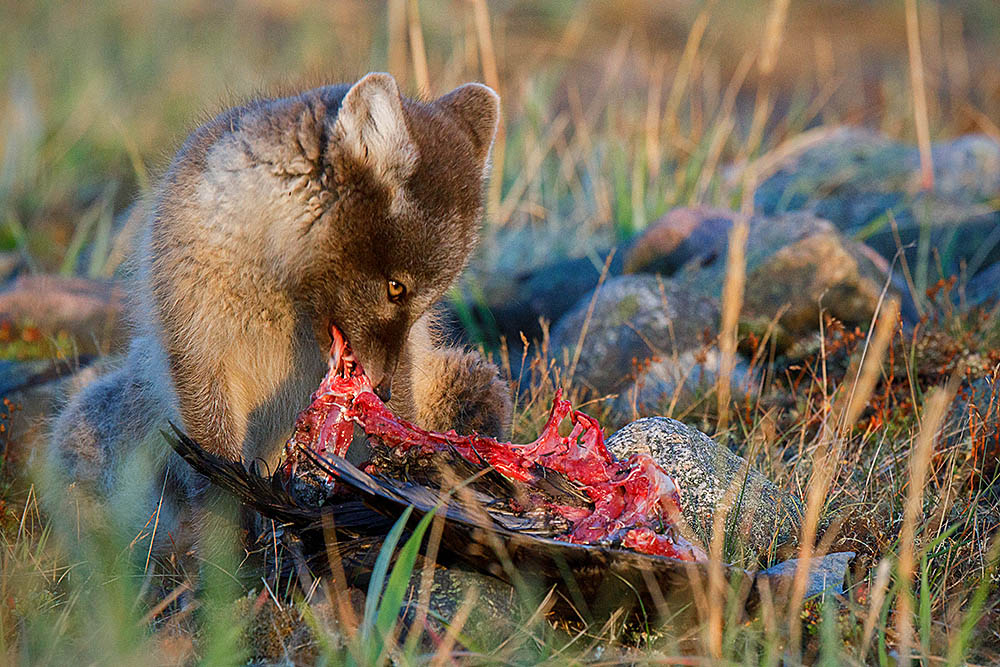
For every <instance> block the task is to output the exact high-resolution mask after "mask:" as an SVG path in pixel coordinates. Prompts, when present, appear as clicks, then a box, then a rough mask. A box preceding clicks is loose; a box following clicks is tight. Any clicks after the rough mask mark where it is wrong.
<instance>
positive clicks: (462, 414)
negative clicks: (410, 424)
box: [414, 348, 512, 437]
mask: <svg viewBox="0 0 1000 667" xmlns="http://www.w3.org/2000/svg"><path fill="white" fill-rule="evenodd" d="M415 375H416V377H415V382H414V402H415V404H416V411H417V423H419V424H420V425H421V426H423V427H424V428H426V429H429V430H432V431H447V430H448V429H452V428H453V429H455V430H456V431H457V432H458V433H461V434H463V435H468V434H471V433H479V434H481V435H488V436H491V437H501V436H502V435H503V434H505V433H507V431H508V430H509V429H510V420H511V409H512V407H511V396H510V385H509V384H508V383H507V382H506V381H504V380H503V379H502V378H501V377H500V370H499V369H498V368H497V367H496V365H495V364H492V363H490V362H489V361H487V360H486V359H484V358H483V356H482V355H480V354H479V353H478V352H467V351H464V350H462V349H459V348H444V349H438V350H435V351H434V354H433V355H431V356H430V357H429V358H427V359H426V360H424V364H423V365H422V368H420V370H419V371H418V372H417V373H416V374H415Z"/></svg>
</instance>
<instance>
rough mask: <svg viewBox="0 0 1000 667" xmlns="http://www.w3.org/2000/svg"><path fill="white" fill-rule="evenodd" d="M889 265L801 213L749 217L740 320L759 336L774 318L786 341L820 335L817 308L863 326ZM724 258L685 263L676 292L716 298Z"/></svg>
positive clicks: (722, 282)
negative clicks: (744, 281)
mask: <svg viewBox="0 0 1000 667" xmlns="http://www.w3.org/2000/svg"><path fill="white" fill-rule="evenodd" d="M888 268H889V267H888V264H887V263H886V262H885V261H884V260H883V259H882V258H880V257H879V256H878V255H875V254H873V253H872V252H871V251H870V250H869V249H867V248H865V246H864V245H863V244H861V243H857V242H855V241H851V240H850V239H848V238H846V237H845V236H844V235H843V234H841V233H840V232H839V231H837V229H836V228H835V227H834V226H833V225H832V224H831V223H830V222H828V221H826V220H822V219H820V218H817V217H815V216H813V215H811V214H808V213H789V214H787V215H784V216H781V217H777V218H761V217H757V218H753V219H751V221H750V230H749V237H748V239H747V248H746V287H745V293H744V299H743V310H742V311H741V319H742V321H743V322H744V323H745V324H746V325H748V326H749V327H750V328H751V329H756V330H758V331H757V333H758V335H759V334H760V333H763V331H764V330H765V329H766V328H767V326H768V325H769V323H770V322H771V321H772V320H774V318H775V317H778V316H779V315H780V318H779V319H778V325H779V327H780V328H779V330H778V332H777V333H778V335H779V338H780V337H782V336H784V337H785V338H786V340H785V342H792V341H793V340H794V339H795V338H797V337H800V336H803V335H806V334H808V333H810V332H812V331H815V330H817V329H818V328H819V322H820V318H819V313H820V308H823V309H824V310H825V311H826V312H828V313H829V314H831V315H833V316H834V317H836V318H838V319H840V320H842V321H844V322H847V323H849V324H863V325H866V324H868V323H869V322H870V320H871V317H872V313H874V312H875V308H876V306H877V305H878V300H879V294H880V292H881V290H882V288H883V285H884V284H885V281H886V278H887V272H888ZM725 277H726V262H725V259H724V257H722V258H719V259H717V260H716V261H714V262H711V263H700V264H695V265H692V264H689V265H688V266H686V267H685V268H684V269H683V270H682V271H681V272H680V273H678V274H676V276H675V280H676V281H677V283H678V285H680V286H681V288H682V289H684V290H686V291H688V292H691V293H694V294H702V295H705V296H709V297H715V298H718V297H719V296H720V295H721V293H722V287H723V284H724V282H725Z"/></svg>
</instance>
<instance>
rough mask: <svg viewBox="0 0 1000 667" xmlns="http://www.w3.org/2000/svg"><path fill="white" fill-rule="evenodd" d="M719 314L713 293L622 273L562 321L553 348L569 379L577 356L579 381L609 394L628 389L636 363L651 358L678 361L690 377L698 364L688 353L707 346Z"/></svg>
mask: <svg viewBox="0 0 1000 667" xmlns="http://www.w3.org/2000/svg"><path fill="white" fill-rule="evenodd" d="M591 302H593V303H591ZM591 305H593V311H592V312H591ZM588 313H590V318H589V321H588ZM718 318H719V316H718V310H717V308H716V306H715V305H714V303H713V302H712V300H711V298H709V297H708V296H699V295H695V294H691V293H689V292H688V291H685V290H683V289H681V288H679V287H678V286H677V285H675V284H674V283H673V282H672V281H670V280H668V279H662V278H659V277H657V276H651V275H629V276H620V277H618V278H614V279H611V280H608V281H607V282H605V283H604V285H602V286H601V288H600V289H599V290H598V292H597V294H596V296H593V295H587V296H585V297H583V298H582V299H580V300H579V302H578V303H577V304H576V305H575V306H574V307H573V309H572V310H571V311H570V312H569V313H567V314H566V315H565V316H564V317H563V318H562V319H561V320H559V322H558V323H557V324H556V326H555V327H554V328H553V330H552V336H551V339H550V350H551V351H552V354H553V356H554V357H555V359H556V360H557V362H558V363H559V364H560V365H561V367H562V368H563V371H564V375H563V380H564V381H567V380H569V378H568V377H567V376H566V373H568V371H569V370H570V369H571V368H574V366H573V361H574V358H576V366H575V368H574V372H573V377H572V381H573V384H574V385H579V384H582V385H584V386H587V387H589V388H590V389H591V390H593V391H594V392H596V393H597V394H598V395H602V396H603V395H606V394H611V393H616V392H619V391H621V390H623V389H624V388H626V387H628V386H629V383H630V382H631V381H634V379H635V375H636V373H635V372H633V371H635V370H636V368H635V363H636V362H643V361H644V360H647V359H659V360H661V361H662V362H663V363H665V364H671V363H675V364H677V368H676V370H677V371H678V373H680V374H681V375H683V374H684V373H685V371H688V373H687V374H688V375H690V374H691V373H690V371H691V370H692V369H693V364H696V363H697V362H696V361H695V358H694V356H693V355H689V354H685V353H688V352H692V351H696V350H700V349H702V348H704V347H706V345H707V342H710V341H711V340H712V332H713V331H714V330H715V328H716V327H717V326H718ZM585 325H586V329H585V330H584V326H585ZM581 332H583V333H584V336H583V342H582V345H579V347H580V349H579V351H577V347H578V343H579V341H580V334H581Z"/></svg>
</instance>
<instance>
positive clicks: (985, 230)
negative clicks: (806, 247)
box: [734, 127, 1000, 282]
mask: <svg viewBox="0 0 1000 667" xmlns="http://www.w3.org/2000/svg"><path fill="white" fill-rule="evenodd" d="M796 141H797V142H798V144H799V146H798V148H795V149H792V150H789V151H787V152H786V153H784V154H783V155H782V157H781V159H780V161H778V162H777V163H773V164H770V165H762V164H758V165H756V168H757V169H764V172H765V173H764V174H762V177H763V178H762V181H761V183H760V185H759V186H758V187H757V190H756V192H755V195H754V201H755V204H756V209H757V211H758V212H760V213H763V214H765V215H779V214H782V213H784V212H787V211H794V210H808V211H811V212H813V213H815V214H816V215H817V216H819V217H822V218H825V219H827V220H830V221H832V222H833V223H834V224H835V225H836V226H837V227H838V229H840V230H841V231H842V232H844V233H845V234H847V235H849V236H852V237H854V238H858V239H861V240H863V241H864V242H865V243H867V244H868V245H870V246H871V247H872V248H874V249H875V250H877V251H878V252H879V253H880V254H882V256H883V257H885V258H886V259H891V258H892V257H893V255H895V253H896V251H897V249H898V248H900V247H904V248H906V251H905V252H906V255H907V259H908V260H909V261H910V264H911V269H912V270H916V269H917V268H918V267H919V265H920V264H923V265H924V266H928V271H929V272H930V275H929V276H928V277H930V278H932V280H931V281H930V282H933V278H936V277H937V272H936V270H935V267H936V263H935V264H928V262H930V261H936V260H935V259H934V258H933V257H932V256H931V254H930V250H931V249H932V248H934V249H936V250H937V252H938V253H939V254H940V259H941V262H942V266H943V268H944V271H945V273H946V274H948V275H951V274H958V273H959V271H960V269H961V266H962V264H963V263H965V264H967V265H968V269H969V270H970V271H971V272H972V273H975V272H977V271H978V270H979V269H980V268H981V267H985V266H988V265H989V264H991V263H993V262H996V261H1000V212H998V211H997V209H996V205H995V203H994V202H995V200H996V198H997V197H998V196H1000V143H998V142H997V141H995V140H993V139H991V138H989V137H986V136H983V135H968V136H964V137H959V138H958V139H955V140H953V141H949V142H942V143H938V144H935V145H934V146H933V148H932V158H933V162H934V187H933V189H932V190H930V191H922V190H921V183H920V156H919V152H918V150H917V148H916V147H915V146H909V145H905V144H901V143H898V142H895V141H892V140H890V139H889V138H887V137H886V136H884V135H882V134H879V133H877V132H873V131H870V130H864V129H860V128H852V127H841V128H836V129H834V130H832V131H831V130H828V129H822V130H816V131H814V132H813V133H808V134H805V135H802V136H801V137H799V138H798V139H797V140H796ZM734 176H736V174H734ZM890 217H891V219H892V220H894V221H895V224H896V226H897V230H896V231H895V232H894V230H893V228H892V220H891V219H890ZM897 234H898V240H897V238H896V235H897ZM907 246H909V247H907ZM921 253H923V256H922V257H921Z"/></svg>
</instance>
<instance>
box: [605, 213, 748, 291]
mask: <svg viewBox="0 0 1000 667" xmlns="http://www.w3.org/2000/svg"><path fill="white" fill-rule="evenodd" d="M732 226H733V212H732V211H726V210H723V209H714V208H708V207H697V208H675V209H673V210H672V211H669V212H668V213H666V214H665V215H664V216H663V217H661V218H660V219H659V220H657V221H656V222H654V223H653V224H651V225H650V226H649V227H647V228H646V229H645V230H644V231H643V232H642V233H641V234H639V235H638V236H637V237H636V238H635V239H634V240H633V241H632V243H631V244H630V245H629V247H628V249H627V250H626V251H625V267H624V268H625V272H626V273H660V274H663V275H666V276H669V275H672V274H673V273H675V272H676V271H678V270H679V269H680V268H681V267H683V266H684V265H685V264H688V263H690V262H697V263H710V262H713V261H715V260H716V259H718V258H719V257H724V256H725V254H726V248H727V247H728V246H729V230H730V229H731V228H732Z"/></svg>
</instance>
